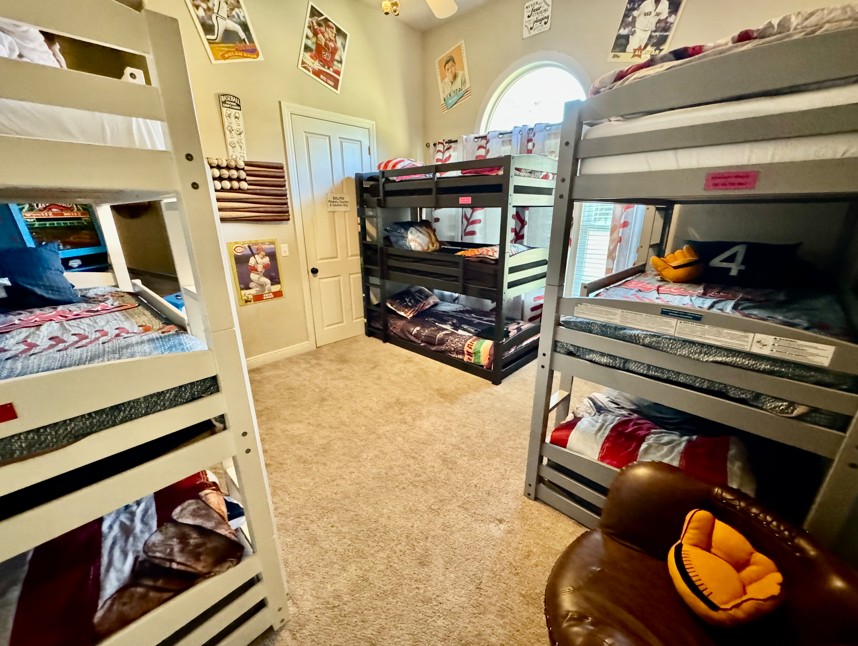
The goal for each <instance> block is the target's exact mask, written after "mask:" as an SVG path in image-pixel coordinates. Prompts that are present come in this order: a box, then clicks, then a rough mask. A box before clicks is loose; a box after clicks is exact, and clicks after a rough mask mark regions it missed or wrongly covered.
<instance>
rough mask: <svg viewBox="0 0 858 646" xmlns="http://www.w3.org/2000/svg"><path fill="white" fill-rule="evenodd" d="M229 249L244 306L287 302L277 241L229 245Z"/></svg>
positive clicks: (256, 241) (255, 241)
mask: <svg viewBox="0 0 858 646" xmlns="http://www.w3.org/2000/svg"><path fill="white" fill-rule="evenodd" d="M226 247H227V253H228V254H229V256H230V258H231V260H232V274H233V277H234V278H235V284H236V287H237V288H238V302H239V304H240V305H253V304H255V303H263V302H265V301H270V300H274V299H276V298H283V287H282V285H281V284H280V265H279V264H278V262H277V241H276V240H249V241H245V242H229V243H227V245H226Z"/></svg>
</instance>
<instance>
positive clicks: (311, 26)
mask: <svg viewBox="0 0 858 646" xmlns="http://www.w3.org/2000/svg"><path fill="white" fill-rule="evenodd" d="M348 43H349V35H348V32H346V30H345V29H343V28H342V27H340V26H339V25H338V24H337V23H336V22H334V21H333V20H331V18H330V17H328V16H326V15H325V14H324V13H323V12H322V10H321V9H319V8H318V7H317V6H315V5H314V4H313V3H312V2H311V3H309V5H308V6H307V19H306V20H305V21H304V38H303V39H302V40H301V57H300V58H299V59H298V69H299V70H301V71H302V72H304V73H306V74H309V75H310V76H312V77H313V78H314V79H316V80H317V81H319V83H321V84H322V85H324V86H325V87H327V88H330V89H331V90H333V91H334V92H336V93H337V94H339V93H340V85H341V84H342V82H343V69H344V68H345V65H346V51H347V48H348Z"/></svg>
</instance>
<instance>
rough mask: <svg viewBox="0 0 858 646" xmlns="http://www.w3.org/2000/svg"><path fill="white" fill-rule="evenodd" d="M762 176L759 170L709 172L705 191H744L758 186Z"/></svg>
mask: <svg viewBox="0 0 858 646" xmlns="http://www.w3.org/2000/svg"><path fill="white" fill-rule="evenodd" d="M759 177H760V171H758V170H735V171H726V172H719V173H709V174H708V175H707V176H706V184H705V186H704V187H703V190H704V191H744V190H753V189H755V188H757V180H758V179H759Z"/></svg>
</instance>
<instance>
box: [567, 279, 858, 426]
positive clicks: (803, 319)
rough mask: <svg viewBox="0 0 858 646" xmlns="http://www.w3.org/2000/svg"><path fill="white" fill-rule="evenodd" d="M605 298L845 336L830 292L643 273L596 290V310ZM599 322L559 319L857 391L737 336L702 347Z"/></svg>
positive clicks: (655, 373) (697, 381)
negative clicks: (744, 345)
mask: <svg viewBox="0 0 858 646" xmlns="http://www.w3.org/2000/svg"><path fill="white" fill-rule="evenodd" d="M605 298H608V299H616V300H628V301H637V302H650V303H659V304H663V305H673V306H681V307H690V308H696V309H701V310H706V311H716V312H720V313H723V314H730V315H734V316H742V317H748V318H754V319H758V320H765V321H769V322H772V323H777V324H779V325H784V326H788V327H793V328H799V329H803V330H807V331H810V332H815V333H818V334H823V335H826V336H832V337H839V338H845V339H848V338H849V335H848V322H847V320H846V315H845V313H844V312H843V310H842V308H841V307H840V305H839V303H838V302H837V299H836V298H835V297H834V296H833V295H831V294H820V293H812V292H804V291H793V292H788V291H784V290H772V289H756V288H744V287H730V286H716V285H691V284H689V285H681V284H668V283H663V282H659V281H658V279H657V278H656V276H655V275H653V274H642V275H640V276H635V277H632V278H629V279H626V280H624V281H621V282H620V283H617V284H616V285H613V286H611V287H608V288H606V289H605V290H603V291H601V292H599V294H598V295H597V296H596V297H595V298H593V299H592V303H593V304H595V305H597V304H598V301H599V300H600V299H605ZM615 311H619V310H615ZM588 312H589V310H588V309H587V308H583V309H578V308H576V313H578V314H586V313H588ZM598 318H599V315H598V310H596V314H595V316H594V317H593V318H589V317H585V316H564V317H561V321H560V324H561V325H562V326H563V327H566V328H568V329H571V330H576V331H580V332H586V333H589V334H595V335H597V336H601V337H607V338H611V339H616V340H617V341H624V342H626V343H632V344H635V345H640V346H643V347H647V348H651V349H654V350H659V351H661V352H666V353H668V354H673V355H675V356H680V357H686V358H690V359H694V360H696V361H701V362H704V363H720V364H724V365H729V366H733V367H737V368H743V369H746V370H752V371H754V372H759V373H763V374H768V375H773V376H776V377H782V378H786V379H792V380H795V381H801V382H804V383H809V384H815V385H819V386H823V387H826V388H833V389H837V390H843V391H848V392H858V377H856V376H855V375H848V374H844V373H840V372H836V371H832V370H829V369H827V368H826V367H825V365H818V364H817V365H812V364H810V363H807V362H805V363H799V362H797V361H788V360H785V359H783V358H778V357H777V356H766V355H762V354H756V353H752V352H748V351H745V350H742V349H741V343H740V341H741V340H740V339H738V337H736V338H734V337H731V336H729V335H723V334H722V335H721V337H723V340H719V339H721V337H719V338H715V337H714V336H713V337H712V338H711V339H710V341H711V343H706V342H701V341H700V340H699V338H698V340H695V339H694V338H690V337H691V335H686V336H679V335H669V334H662V333H658V332H654V331H650V330H647V329H640V328H636V327H629V326H626V325H620V324H617V323H615V322H611V321H607V320H596V319H598ZM740 336H744V335H740ZM557 351H558V352H562V353H564V354H570V355H574V356H577V357H579V358H582V359H585V360H588V361H592V362H594V363H597V364H600V365H604V366H609V367H613V368H619V369H622V370H628V371H629V372H634V373H636V374H640V375H644V376H649V377H655V378H658V379H664V380H666V381H669V382H672V383H677V384H682V385H686V386H691V387H693V388H696V389H699V390H702V391H706V392H711V393H715V394H718V395H722V396H726V397H728V398H730V399H732V400H734V401H739V402H741V403H744V404H747V405H750V406H753V407H756V408H760V409H762V410H765V411H768V412H770V413H773V414H775V415H779V416H783V417H794V418H797V419H802V420H804V421H807V422H809V423H813V424H818V425H820V426H824V427H827V428H835V429H842V428H845V426H846V424H848V421H849V418H848V417H846V416H844V415H839V414H835V413H831V412H828V411H822V410H816V409H812V408H810V407H808V406H805V405H802V404H798V403H795V402H791V401H786V400H783V399H780V398H777V397H771V396H769V395H765V394H762V393H757V392H754V391H750V390H747V389H744V388H738V387H735V386H732V385H729V384H722V383H719V382H715V381H712V380H709V379H703V378H700V377H695V376H692V375H688V374H685V373H681V372H677V371H674V370H668V369H665V368H660V367H657V366H652V365H649V364H646V363H642V362H639V361H633V360H630V359H626V358H623V357H618V356H614V355H611V354H606V353H603V352H598V351H594V350H590V349H587V348H582V347H579V346H575V345H572V344H568V343H562V342H561V343H558V344H557Z"/></svg>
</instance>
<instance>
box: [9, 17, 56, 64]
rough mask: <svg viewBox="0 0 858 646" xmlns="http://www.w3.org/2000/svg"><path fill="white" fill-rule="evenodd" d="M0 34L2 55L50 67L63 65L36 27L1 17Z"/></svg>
mask: <svg viewBox="0 0 858 646" xmlns="http://www.w3.org/2000/svg"><path fill="white" fill-rule="evenodd" d="M0 34H2V35H3V37H0V56H5V57H6V58H17V59H20V60H25V61H29V62H31V63H38V64H39V65H48V66H50V67H62V65H61V64H60V61H59V60H58V59H57V57H56V56H55V55H54V52H53V51H51V48H50V47H48V44H47V43H46V42H45V37H44V36H43V35H42V33H41V32H40V31H39V30H38V29H36V28H35V27H32V26H30V25H27V24H24V23H22V22H17V21H15V20H9V19H8V18H0ZM10 40H11V41H13V42H14V48H12V47H10V45H9V41H10ZM4 41H5V47H4V45H3V42H4ZM4 52H5V53H4ZM12 54H14V55H12Z"/></svg>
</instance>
